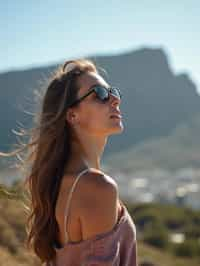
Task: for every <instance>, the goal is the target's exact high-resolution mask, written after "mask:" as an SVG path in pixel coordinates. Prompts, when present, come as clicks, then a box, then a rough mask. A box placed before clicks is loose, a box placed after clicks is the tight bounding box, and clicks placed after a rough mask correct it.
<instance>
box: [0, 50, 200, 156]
mask: <svg viewBox="0 0 200 266" xmlns="http://www.w3.org/2000/svg"><path fill="white" fill-rule="evenodd" d="M88 58H89V59H92V60H93V61H94V62H95V63H96V64H97V66H98V67H103V68H104V69H105V70H106V71H107V74H104V73H103V72H102V73H101V72H100V73H101V74H102V76H103V77H104V78H105V79H106V80H107V81H108V83H110V84H111V85H113V86H118V87H120V89H121V90H122V93H123V98H122V103H121V111H122V114H123V123H124V127H125V129H124V131H123V133H122V134H120V135H115V136H112V137H111V138H109V141H108V145H107V147H106V150H105V153H104V155H105V156H106V155H108V154H111V153H113V152H119V151H123V150H126V149H127V148H130V146H135V145H138V144H139V143H142V142H144V141H147V140H150V139H152V138H156V137H161V136H167V135H169V134H170V132H171V131H172V130H173V129H174V128H175V127H176V126H177V125H178V124H180V123H183V122H187V121H188V120H189V119H191V118H192V117H193V116H195V115H196V114H198V113H200V96H199V94H198V93H197V88H196V86H195V84H194V83H193V81H192V80H191V79H190V77H189V76H188V74H186V73H182V74H179V75H176V74H175V73H173V71H172V69H171V67H170V65H169V62H168V58H167V55H166V54H165V52H164V50H163V49H150V48H142V49H139V50H136V51H132V52H129V53H124V54H119V55H115V56H91V57H88ZM63 61H64V60H63ZM55 67H57V65H52V66H49V67H40V68H35V69H29V70H24V71H12V72H7V73H1V74H0V88H1V96H0V123H1V131H0V150H3V151H5V150H7V149H9V148H10V145H13V143H16V142H17V140H16V137H15V135H14V134H13V133H12V132H11V130H12V129H15V130H17V129H18V126H19V123H22V124H23V125H24V126H25V127H29V126H31V125H32V116H30V115H27V114H24V113H23V110H22V109H25V110H31V108H32V107H31V101H32V99H33V97H34V93H33V91H34V89H35V88H40V87H41V86H42V85H41V84H42V83H43V81H45V79H46V78H48V77H49V76H50V74H51V72H52V71H53V70H54V69H55ZM27 104H29V105H27Z"/></svg>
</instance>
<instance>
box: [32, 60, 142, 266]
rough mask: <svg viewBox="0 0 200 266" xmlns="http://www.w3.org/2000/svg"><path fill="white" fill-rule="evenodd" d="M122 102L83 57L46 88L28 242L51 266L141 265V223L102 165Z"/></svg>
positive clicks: (36, 136)
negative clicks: (138, 236)
mask: <svg viewBox="0 0 200 266" xmlns="http://www.w3.org/2000/svg"><path fill="white" fill-rule="evenodd" d="M120 102H121V94H120V90H119V89H118V88H114V87H110V85H109V84H108V83H107V82H106V81H105V80H104V79H103V78H102V77H101V76H100V74H99V73H98V71H97V68H96V66H95V65H94V63H93V62H92V61H89V60H85V59H80V60H71V61H67V62H66V63H65V64H64V65H63V67H62V68H59V69H58V70H57V72H56V73H55V75H54V76H53V78H52V79H51V81H50V83H49V85H48V87H47V90H46V92H45V95H44V98H43V99H42V108H41V114H40V116H39V119H37V123H38V126H37V127H35V130H34V131H33V133H32V136H31V138H30V139H31V141H30V142H29V147H31V149H32V150H31V151H32V152H31V154H30V156H29V159H28V160H29V162H30V161H32V166H31V171H30V174H29V176H28V179H27V181H28V184H29V190H30V194H31V209H32V212H31V215H30V217H29V226H30V230H29V233H28V244H29V245H32V246H33V248H34V251H35V253H36V254H37V256H38V257H39V258H40V259H41V261H42V262H45V265H52V266H66V265H69V266H71V265H72V266H78V265H88V266H89V265H90V266H92V265H102V266H103V265H120V266H136V265H137V254H136V253H137V252H136V249H137V248H136V247H137V245H136V230H135V225H134V223H133V221H132V219H131V217H130V215H129V213H128V211H127V209H126V207H125V205H124V204H123V203H122V202H121V200H120V199H119V197H118V195H119V194H118V186H117V184H116V182H115V181H114V179H113V178H112V177H110V176H108V175H106V174H105V173H103V172H102V171H101V165H100V160H101V156H102V153H103V150H104V147H105V145H106V142H107V138H108V136H110V135H112V134H117V133H121V132H122V131H123V124H122V117H121V113H120V109H119V106H120ZM28 160H27V161H28Z"/></svg>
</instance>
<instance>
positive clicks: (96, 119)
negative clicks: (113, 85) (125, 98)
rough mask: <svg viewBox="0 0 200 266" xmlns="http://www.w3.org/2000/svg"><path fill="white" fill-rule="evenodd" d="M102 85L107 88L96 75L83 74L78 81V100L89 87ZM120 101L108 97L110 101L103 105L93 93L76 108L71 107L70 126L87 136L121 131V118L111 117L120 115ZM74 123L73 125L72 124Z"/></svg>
mask: <svg viewBox="0 0 200 266" xmlns="http://www.w3.org/2000/svg"><path fill="white" fill-rule="evenodd" d="M93 85H102V86H104V87H106V88H108V87H109V85H108V83H107V82H106V81H105V80H104V79H103V78H102V77H101V76H100V75H99V74H97V73H95V72H90V73H85V74H83V75H82V76H80V77H79V79H78V86H79V91H78V95H77V97H78V98H80V97H81V96H83V95H84V94H86V93H87V92H88V91H89V89H90V88H91V86H93ZM120 102H121V100H120V99H118V98H117V97H115V96H113V95H110V99H109V100H108V101H107V102H105V103H103V102H101V101H100V100H99V99H98V98H97V96H96V93H95V92H93V93H91V94H90V95H88V96H87V97H86V98H84V99H83V100H82V101H81V102H80V103H79V104H78V105H77V106H76V107H72V108H71V110H72V112H71V116H73V119H74V120H73V119H72V120H71V121H72V124H73V125H74V126H75V129H76V127H78V129H79V130H80V132H82V131H85V133H88V134H89V135H94V136H109V135H111V134H116V133H120V132H121V131H123V124H122V120H121V118H116V117H111V116H112V115H113V114H116V113H117V114H119V113H120V109H119V106H120ZM73 121H74V123H73Z"/></svg>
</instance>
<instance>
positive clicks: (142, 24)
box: [0, 0, 200, 91]
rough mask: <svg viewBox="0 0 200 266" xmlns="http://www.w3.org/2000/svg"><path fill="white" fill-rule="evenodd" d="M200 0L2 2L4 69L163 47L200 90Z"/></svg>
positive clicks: (1, 58)
mask: <svg viewBox="0 0 200 266" xmlns="http://www.w3.org/2000/svg"><path fill="white" fill-rule="evenodd" d="M199 11H200V1H198V0H190V1H186V0H182V1H180V0H179V1H178V0H174V1H172V0H168V1H158V0H157V1H156V0H151V1H150V0H149V1H144V0H140V1H134V0H124V1H118V0H115V1H112V0H110V1H104V0H101V1H98V0H96V1H94V0H93V1H89V0H85V1H67V0H65V1H63V0H60V1H59V0H57V1H52V0H43V1H38V0H34V1H33V0H29V1H25V0H19V1H11V0H7V1H3V0H0V72H5V71H9V70H13V69H26V68H30V67H35V66H40V65H47V64H49V63H55V62H59V61H63V60H65V59H69V58H73V57H79V56H83V57H84V56H88V55H94V54H96V55H100V54H104V55H106V54H117V53H123V52H126V51H130V50H136V49H139V48H141V47H155V48H163V49H164V50H165V52H166V54H167V55H168V58H169V62H170V65H171V67H172V69H173V71H174V72H176V73H178V72H187V73H188V74H189V75H190V77H191V78H192V80H193V81H194V82H195V83H196V85H197V86H198V90H199V91H200V71H199V70H200V15H199Z"/></svg>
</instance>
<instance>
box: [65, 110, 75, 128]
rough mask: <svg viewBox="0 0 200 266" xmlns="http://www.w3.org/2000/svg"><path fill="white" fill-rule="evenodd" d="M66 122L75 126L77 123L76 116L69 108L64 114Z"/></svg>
mask: <svg viewBox="0 0 200 266" xmlns="http://www.w3.org/2000/svg"><path fill="white" fill-rule="evenodd" d="M66 120H67V122H68V123H70V124H72V125H75V124H76V123H77V122H78V115H77V114H76V112H75V111H74V110H73V109H72V108H69V109H68V110H67V112H66Z"/></svg>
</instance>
